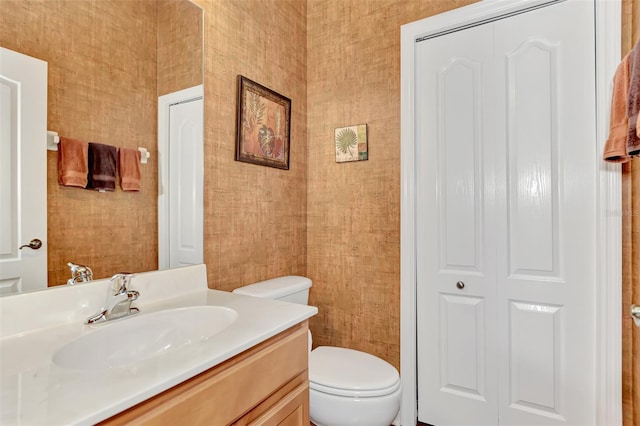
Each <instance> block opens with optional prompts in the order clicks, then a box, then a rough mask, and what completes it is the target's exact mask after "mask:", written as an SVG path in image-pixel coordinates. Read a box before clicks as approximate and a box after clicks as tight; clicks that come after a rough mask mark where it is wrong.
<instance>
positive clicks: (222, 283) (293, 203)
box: [196, 0, 307, 290]
mask: <svg viewBox="0 0 640 426" xmlns="http://www.w3.org/2000/svg"><path fill="white" fill-rule="evenodd" d="M196 3H198V4H200V5H201V6H203V8H204V11H205V49H204V50H205V66H204V70H205V71H204V74H205V77H204V86H205V111H204V114H205V199H204V214H205V218H204V227H205V232H204V257H205V262H206V264H207V272H208V280H209V286H210V287H211V288H217V289H222V290H231V289H233V288H236V287H238V286H240V285H243V284H248V283H251V282H255V281H259V280H263V279H267V278H272V277H275V276H278V275H288V274H299V275H305V274H306V272H307V271H306V267H305V262H306V252H305V247H306V205H307V195H306V187H307V149H306V140H307V132H306V125H307V122H306V118H307V100H306V95H307V85H306V69H307V63H306V57H307V48H306V2H305V1H299V0H261V1H247V0H235V1H234V0H206V1H205V0H197V1H196ZM238 74H241V75H244V76H245V77H247V78H249V79H251V80H253V81H256V82H257V83H260V84H262V85H263V86H267V87H269V88H270V89H272V90H275V91H276V92H278V93H281V94H282V95H284V96H286V97H288V98H290V99H291V101H292V103H291V142H290V146H291V150H290V156H289V158H290V166H289V167H290V169H289V170H279V169H275V168H270V167H264V166H258V165H254V164H249V163H242V162H237V161H235V160H234V158H235V138H236V96H237V75H238Z"/></svg>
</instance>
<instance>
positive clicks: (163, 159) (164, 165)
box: [158, 84, 204, 269]
mask: <svg viewBox="0 0 640 426" xmlns="http://www.w3.org/2000/svg"><path fill="white" fill-rule="evenodd" d="M203 97H204V86H203V85H202V84H200V85H198V86H193V87H189V88H188V89H184V90H179V91H177V92H173V93H169V94H167V95H163V96H160V97H158V269H169V173H168V171H169V159H168V156H169V108H170V107H171V105H175V104H179V103H182V102H187V101H193V100H196V99H202V98H203Z"/></svg>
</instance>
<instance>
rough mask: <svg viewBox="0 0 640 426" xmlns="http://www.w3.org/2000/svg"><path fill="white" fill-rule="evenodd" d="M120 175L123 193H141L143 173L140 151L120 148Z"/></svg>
mask: <svg viewBox="0 0 640 426" xmlns="http://www.w3.org/2000/svg"><path fill="white" fill-rule="evenodd" d="M118 173H120V188H122V190H123V191H140V184H141V177H142V172H141V171H140V151H138V150H137V149H131V148H120V150H119V152H118Z"/></svg>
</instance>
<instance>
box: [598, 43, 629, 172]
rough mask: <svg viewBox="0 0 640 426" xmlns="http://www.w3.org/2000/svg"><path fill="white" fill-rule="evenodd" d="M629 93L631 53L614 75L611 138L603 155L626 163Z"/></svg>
mask: <svg viewBox="0 0 640 426" xmlns="http://www.w3.org/2000/svg"><path fill="white" fill-rule="evenodd" d="M628 94H629V54H627V56H625V57H624V59H623V60H622V62H621V63H620V65H618V69H617V70H616V73H615V75H614V77H613V95H612V97H611V119H610V121H609V138H608V139H607V142H606V143H605V145H604V153H603V155H602V157H603V158H604V160H605V161H608V162H611V163H626V162H627V161H629V156H628V155H627V133H628V129H627V125H628V118H627V96H628Z"/></svg>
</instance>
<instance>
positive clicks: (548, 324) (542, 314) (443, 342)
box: [415, 0, 597, 426]
mask: <svg viewBox="0 0 640 426" xmlns="http://www.w3.org/2000/svg"><path fill="white" fill-rule="evenodd" d="M593 7H594V4H593V2H590V1H584V0H569V1H565V2H562V3H558V4H554V5H552V6H547V7H543V8H541V9H537V10H533V11H530V12H527V13H524V14H521V15H516V16H513V17H509V18H505V19H501V20H497V21H495V22H493V23H487V24H484V25H480V26H477V27H473V28H470V29H466V30H463V31H459V32H456V33H452V34H447V35H443V36H440V37H437V38H433V39H429V40H425V41H421V42H418V43H417V44H416V70H415V72H416V122H417V125H416V140H417V152H416V176H417V185H416V194H417V207H416V208H417V211H416V230H417V259H418V266H417V319H418V324H417V329H418V398H419V401H418V417H419V419H420V420H421V421H423V422H426V423H430V424H435V425H438V426H445V425H481V424H490V425H498V424H500V425H563V424H571V425H581V426H582V425H590V424H594V423H595V379H596V378H595V315H596V313H595V312H594V309H595V303H594V302H595V301H594V295H595V286H596V281H595V277H596V270H595V252H596V248H595V233H596V223H595V209H596V200H595V195H596V194H595V188H596V180H595V167H596V165H597V156H596V142H595V99H594V98H595V96H594V94H595V77H594V69H595V66H594V64H595V58H594V50H595V47H594V46H595V45H594V28H593V23H594V16H593ZM458 282H460V283H461V285H460V287H462V283H464V287H463V288H458V287H457V286H456V283H458Z"/></svg>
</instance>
